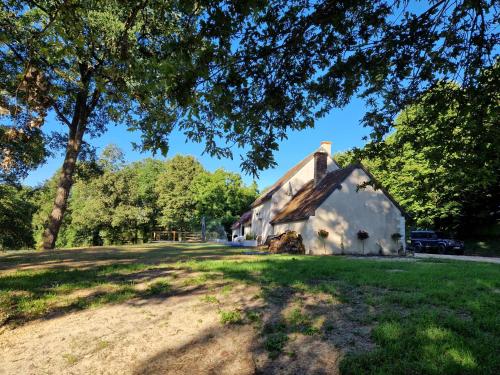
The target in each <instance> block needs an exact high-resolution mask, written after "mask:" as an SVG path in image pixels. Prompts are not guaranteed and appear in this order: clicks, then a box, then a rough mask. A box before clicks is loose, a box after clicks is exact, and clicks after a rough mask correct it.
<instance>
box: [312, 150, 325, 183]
mask: <svg viewBox="0 0 500 375" xmlns="http://www.w3.org/2000/svg"><path fill="white" fill-rule="evenodd" d="M327 160H328V153H327V152H326V151H323V150H320V151H316V152H315V153H314V186H317V185H318V184H319V182H320V181H321V180H322V179H323V177H325V175H326V167H327Z"/></svg>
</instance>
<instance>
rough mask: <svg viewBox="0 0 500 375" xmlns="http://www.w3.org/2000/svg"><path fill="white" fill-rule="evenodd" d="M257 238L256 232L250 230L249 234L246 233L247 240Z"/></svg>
mask: <svg viewBox="0 0 500 375" xmlns="http://www.w3.org/2000/svg"><path fill="white" fill-rule="evenodd" d="M256 238H257V237H256V236H255V233H252V232H248V233H247V234H245V240H247V241H253V240H255V239H256Z"/></svg>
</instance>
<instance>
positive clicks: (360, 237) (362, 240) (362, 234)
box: [357, 230, 370, 255]
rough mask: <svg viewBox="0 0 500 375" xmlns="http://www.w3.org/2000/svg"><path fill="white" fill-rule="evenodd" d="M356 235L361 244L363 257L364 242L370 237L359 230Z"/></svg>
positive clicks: (365, 232)
mask: <svg viewBox="0 0 500 375" xmlns="http://www.w3.org/2000/svg"><path fill="white" fill-rule="evenodd" d="M357 235H358V239H359V240H360V241H361V243H362V244H363V255H365V240H366V239H368V238H369V237H370V235H369V234H368V232H367V231H365V230H359V231H358V234H357Z"/></svg>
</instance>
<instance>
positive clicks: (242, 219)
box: [231, 210, 252, 229]
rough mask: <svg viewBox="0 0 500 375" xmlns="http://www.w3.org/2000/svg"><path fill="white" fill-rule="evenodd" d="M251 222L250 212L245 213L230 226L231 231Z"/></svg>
mask: <svg viewBox="0 0 500 375" xmlns="http://www.w3.org/2000/svg"><path fill="white" fill-rule="evenodd" d="M250 220H252V210H250V211H247V212H245V213H244V214H243V215H241V216H240V218H239V219H238V220H237V221H236V222H234V224H233V225H231V229H236V228H239V227H240V225H241V224H245V223H247V222H249V221H250Z"/></svg>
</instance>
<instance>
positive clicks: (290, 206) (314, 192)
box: [271, 164, 358, 224]
mask: <svg viewBox="0 0 500 375" xmlns="http://www.w3.org/2000/svg"><path fill="white" fill-rule="evenodd" d="M357 167H358V165H356V164H353V165H350V166H348V167H346V168H342V169H337V170H335V171H332V172H330V173H327V174H326V175H325V177H324V178H323V179H322V180H321V181H320V183H319V184H318V185H317V186H314V180H311V181H309V182H307V183H306V184H305V185H304V186H303V187H302V188H301V189H300V190H299V191H298V192H297V193H296V194H295V195H294V196H293V198H292V199H291V200H290V202H288V203H287V204H286V206H285V207H284V208H283V209H282V210H281V211H280V212H278V214H277V215H276V216H275V217H274V218H273V219H272V220H271V224H278V223H286V222H289V221H297V220H304V219H307V218H309V216H312V215H314V212H315V211H316V208H318V207H319V206H320V205H321V203H323V201H324V200H325V199H326V198H327V197H328V196H329V195H330V194H331V193H333V191H335V190H336V189H338V188H339V187H340V184H341V183H342V181H344V180H345V179H346V178H347V176H349V175H350V174H351V172H352V171H353V170H354V169H356V168H357Z"/></svg>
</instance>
